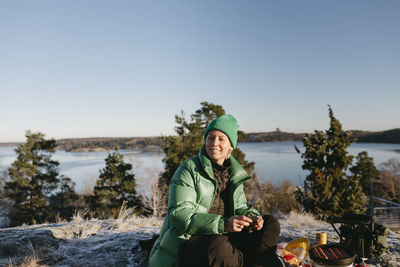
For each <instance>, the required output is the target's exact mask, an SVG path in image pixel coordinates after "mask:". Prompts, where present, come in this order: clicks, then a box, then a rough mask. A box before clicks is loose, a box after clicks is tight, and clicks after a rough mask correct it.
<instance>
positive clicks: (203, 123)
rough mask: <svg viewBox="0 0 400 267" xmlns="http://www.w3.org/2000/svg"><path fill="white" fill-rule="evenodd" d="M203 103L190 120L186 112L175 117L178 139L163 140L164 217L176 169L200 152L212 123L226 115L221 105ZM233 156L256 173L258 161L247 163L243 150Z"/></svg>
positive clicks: (161, 206)
mask: <svg viewBox="0 0 400 267" xmlns="http://www.w3.org/2000/svg"><path fill="white" fill-rule="evenodd" d="M200 104H201V108H200V109H198V110H196V111H195V113H194V114H192V115H191V116H190V119H189V120H188V119H186V118H185V113H184V112H183V111H182V112H181V114H180V115H176V116H175V122H176V123H177V126H176V127H175V131H176V133H177V135H178V136H166V137H162V145H161V148H162V149H163V151H164V153H165V157H164V159H163V163H164V165H165V168H164V172H163V173H161V175H160V179H159V182H158V184H159V193H158V194H159V196H161V197H160V199H158V206H159V207H158V210H159V213H161V214H162V213H164V212H165V211H166V206H167V198H168V188H169V183H170V182H171V179H172V176H173V174H174V173H175V171H176V169H177V168H178V167H179V165H180V164H181V163H182V162H183V161H185V160H186V159H189V158H190V157H193V156H195V155H197V154H198V153H199V151H200V149H201V147H202V146H203V143H204V141H203V134H204V132H205V130H206V128H207V126H208V124H209V123H210V122H211V121H212V120H214V119H215V118H217V117H220V116H222V115H224V114H225V110H224V109H223V107H222V106H220V105H215V104H212V103H209V102H201V103H200ZM238 137H239V140H238V141H241V140H243V138H245V134H244V133H243V132H242V131H239V132H238ZM232 155H233V156H234V157H235V158H236V159H237V160H238V161H239V162H240V163H241V164H242V166H244V168H245V169H246V171H247V172H248V173H250V174H253V171H254V162H248V161H247V160H245V154H244V153H243V152H242V151H241V150H240V149H239V148H236V149H235V150H234V151H233V153H232ZM254 182H257V181H256V179H252V181H251V182H250V183H248V184H251V183H254ZM254 188H256V186H254ZM249 191H250V190H249Z"/></svg>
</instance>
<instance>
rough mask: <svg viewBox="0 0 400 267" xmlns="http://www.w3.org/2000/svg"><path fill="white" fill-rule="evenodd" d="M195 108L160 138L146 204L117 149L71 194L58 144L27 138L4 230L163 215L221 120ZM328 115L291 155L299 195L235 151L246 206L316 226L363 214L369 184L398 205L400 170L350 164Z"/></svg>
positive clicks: (4, 183)
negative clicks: (297, 169) (263, 176)
mask: <svg viewBox="0 0 400 267" xmlns="http://www.w3.org/2000/svg"><path fill="white" fill-rule="evenodd" d="M200 104H201V107H200V108H199V109H198V110H196V111H195V112H194V113H193V114H191V115H190V116H186V115H185V113H184V112H181V113H180V114H179V115H176V116H175V122H176V127H175V132H176V135H175V136H162V137H161V138H160V139H161V148H162V150H163V151H164V153H165V156H164V158H163V163H164V170H163V172H162V173H160V175H159V177H158V179H157V180H156V182H155V183H154V184H153V185H152V189H153V190H152V195H151V197H150V198H147V197H144V196H142V195H140V194H138V192H137V191H136V181H135V175H134V174H133V170H132V165H131V164H130V163H126V162H125V161H124V158H123V155H122V154H121V153H120V152H119V147H118V146H114V149H113V151H112V152H110V153H109V154H108V156H107V157H106V159H105V167H104V168H103V169H101V170H100V171H99V176H98V179H97V181H96V184H95V186H94V187H93V192H92V193H91V194H89V195H85V196H84V195H80V194H77V193H76V191H75V183H74V182H73V181H72V179H71V178H70V177H67V176H65V175H62V174H60V173H59V170H58V165H59V162H57V161H55V160H53V159H52V154H53V153H54V152H55V149H56V147H57V144H56V141H55V140H54V139H46V138H45V135H44V134H43V133H32V132H30V131H27V132H26V142H25V143H23V144H20V145H18V147H17V148H16V149H15V152H16V154H17V158H16V160H15V161H14V162H13V163H12V164H11V166H10V167H9V168H8V170H7V172H5V173H3V174H0V177H1V179H0V189H1V190H0V196H2V197H1V201H0V205H3V206H4V205H8V206H10V209H9V214H8V216H9V218H10V224H11V225H13V226H14V225H20V224H23V223H28V224H34V223H43V222H52V221H56V220H57V219H70V218H71V217H72V216H73V214H74V212H76V210H79V209H84V208H88V209H89V210H90V213H89V214H90V216H96V217H101V218H115V217H117V216H118V212H119V210H120V208H121V206H122V205H123V204H125V205H126V207H129V208H132V209H133V210H134V211H135V212H136V214H138V215H144V216H149V215H153V216H163V215H165V213H166V209H167V197H168V187H169V183H170V181H171V178H172V175H173V174H174V172H175V170H176V169H177V168H178V166H179V165H180V164H181V163H182V162H183V161H184V160H186V159H188V158H189V157H191V156H194V155H196V154H197V153H198V151H199V150H200V148H201V147H202V145H203V133H204V130H205V129H206V127H207V126H208V123H210V122H211V121H212V120H213V119H215V118H216V117H219V116H221V115H224V114H225V110H224V109H223V107H222V106H220V105H215V104H213V103H209V102H202V103H200ZM328 111H329V118H330V128H329V129H328V130H326V131H325V132H323V131H315V132H314V133H312V134H307V135H306V136H305V137H304V138H303V146H304V148H305V151H304V152H300V149H298V148H297V147H296V148H295V149H296V150H297V151H298V153H299V154H300V156H301V157H302V158H303V166H302V168H303V169H304V170H307V172H308V174H307V176H306V181H305V185H306V186H305V187H303V188H300V187H297V188H296V187H295V186H293V185H292V184H291V182H289V181H283V182H282V184H281V185H280V186H279V187H275V186H274V185H272V184H271V183H270V182H268V181H267V182H265V183H261V182H260V181H259V179H258V176H257V174H256V173H255V172H254V165H255V163H254V162H249V161H248V160H246V155H245V154H244V153H243V152H242V151H241V150H240V149H239V148H237V149H235V150H234V152H233V156H234V157H235V158H236V159H237V160H238V161H239V162H240V163H241V164H242V165H243V166H244V168H245V169H246V170H247V172H248V173H249V174H251V175H252V176H253V178H254V179H251V180H250V181H249V182H247V183H246V184H245V191H246V196H247V198H248V202H249V204H250V205H252V206H253V207H254V208H257V209H259V210H260V211H261V212H263V213H268V212H270V213H271V212H274V210H280V211H281V212H290V211H291V210H305V211H307V212H311V213H313V214H315V215H316V216H317V217H319V218H322V219H327V218H329V217H330V216H340V215H342V214H343V213H345V212H354V213H364V212H365V202H366V196H367V195H369V194H370V184H371V183H373V184H374V189H375V190H374V191H375V192H374V194H375V195H376V196H380V197H383V198H385V199H388V200H391V201H394V202H400V163H399V162H398V161H389V162H388V163H386V164H385V165H384V166H383V169H382V170H381V171H379V170H378V169H377V168H376V167H375V165H374V162H373V159H372V158H371V157H369V156H368V153H367V152H365V151H364V152H361V153H359V154H358V155H357V157H356V158H355V159H356V160H355V163H354V164H353V158H354V156H353V155H349V153H348V152H347V148H348V146H349V145H350V144H351V143H352V142H354V141H355V139H354V138H352V134H351V132H350V131H343V130H342V127H341V124H340V122H339V120H337V119H336V118H335V116H334V114H333V111H332V109H331V107H330V106H329V109H328ZM245 139H246V134H245V133H244V132H242V131H239V141H241V140H245Z"/></svg>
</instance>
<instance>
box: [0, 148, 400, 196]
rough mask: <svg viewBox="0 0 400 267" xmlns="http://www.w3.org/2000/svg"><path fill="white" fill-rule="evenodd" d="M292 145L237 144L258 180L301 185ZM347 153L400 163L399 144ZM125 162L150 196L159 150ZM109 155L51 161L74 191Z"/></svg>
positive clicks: (7, 159)
mask: <svg viewBox="0 0 400 267" xmlns="http://www.w3.org/2000/svg"><path fill="white" fill-rule="evenodd" d="M294 145H296V146H297V147H298V148H300V150H301V151H303V150H304V149H303V148H302V143H301V142H276V143H240V144H239V147H240V149H241V150H242V151H243V152H244V153H245V154H246V159H247V160H248V161H254V162H255V163H256V164H255V172H256V173H257V176H258V177H259V179H260V180H261V181H266V180H270V181H271V182H272V183H273V184H276V185H277V184H279V183H280V182H281V181H282V180H283V179H288V180H290V181H292V182H293V183H294V184H297V185H301V184H302V183H303V180H304V177H305V175H306V172H305V171H303V170H302V168H301V165H302V159H301V158H300V155H299V154H297V153H296V151H295V149H294ZM348 151H349V153H350V154H352V155H354V156H356V155H357V154H358V153H359V152H361V151H367V152H368V154H369V156H370V157H373V158H374V162H375V165H376V166H377V167H378V168H379V165H380V164H381V163H383V162H387V161H388V160H389V159H392V158H395V159H398V160H400V154H399V152H400V144H369V143H355V144H352V145H351V146H350V147H349V149H348ZM120 152H121V153H122V154H123V155H124V159H125V161H126V162H129V163H131V164H132V166H133V170H134V173H135V178H136V181H137V184H138V192H141V193H144V194H146V195H150V188H151V183H152V182H153V181H154V180H155V179H157V178H158V176H159V174H160V172H162V170H163V163H162V159H163V157H164V153H163V152H162V150H151V151H143V150H121V151H120ZM108 153H109V152H65V151H57V152H56V153H55V154H54V157H53V158H54V159H55V160H58V161H59V163H60V166H59V167H60V173H61V174H65V175H67V176H69V177H71V178H72V180H73V181H74V182H75V183H76V187H77V188H76V189H77V190H78V191H81V190H82V189H84V188H85V187H86V188H91V187H93V186H94V184H95V183H96V180H97V177H98V175H99V170H100V169H102V168H104V166H105V161H104V160H105V158H106V157H107V155H108ZM15 158H16V155H15V152H14V147H0V169H3V170H4V169H6V168H8V167H9V166H10V165H11V163H12V162H13V161H14V160H15Z"/></svg>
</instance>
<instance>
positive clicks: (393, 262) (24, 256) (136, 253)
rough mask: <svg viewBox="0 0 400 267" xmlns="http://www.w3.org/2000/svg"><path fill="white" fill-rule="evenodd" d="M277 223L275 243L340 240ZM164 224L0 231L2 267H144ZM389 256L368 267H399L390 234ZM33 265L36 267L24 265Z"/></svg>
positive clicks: (122, 221)
mask: <svg viewBox="0 0 400 267" xmlns="http://www.w3.org/2000/svg"><path fill="white" fill-rule="evenodd" d="M278 219H279V222H280V224H281V234H280V239H279V243H283V242H290V241H292V240H295V239H298V238H300V237H306V238H307V239H308V240H309V241H310V243H311V245H314V244H315V236H316V233H317V232H326V233H327V236H328V242H338V241H339V240H338V237H337V234H336V233H335V232H334V230H333V228H332V226H331V225H329V224H327V223H325V222H321V221H317V220H314V219H313V218H312V217H311V216H310V215H304V214H303V215H299V214H295V213H292V214H289V215H281V216H278ZM161 223H162V220H161V219H157V218H140V217H135V216H133V215H127V216H122V217H120V218H119V219H113V220H112V219H109V220H97V219H91V220H83V219H82V218H81V217H80V216H77V217H75V218H74V220H73V221H72V222H63V223H57V224H42V225H33V226H19V227H15V228H5V229H0V240H1V241H0V266H7V265H8V266H15V264H20V263H21V262H25V264H26V265H24V266H55V267H64V266H134V267H144V266H147V260H148V252H147V251H146V250H145V249H143V248H144V246H142V245H143V242H142V241H143V240H148V239H151V238H152V237H153V236H154V235H155V234H157V233H158V232H159V230H160V226H161ZM388 244H389V247H390V250H389V252H386V253H385V254H383V255H382V257H381V258H379V259H374V260H372V261H371V262H370V263H372V264H370V266H400V234H398V233H394V232H391V231H390V234H389V236H388ZM28 263H36V264H39V265H34V264H32V265H28Z"/></svg>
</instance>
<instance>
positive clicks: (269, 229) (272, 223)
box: [263, 215, 281, 245]
mask: <svg viewBox="0 0 400 267" xmlns="http://www.w3.org/2000/svg"><path fill="white" fill-rule="evenodd" d="M263 220H264V226H263V230H264V233H265V234H267V235H268V237H269V238H270V240H271V241H272V243H274V244H275V245H276V244H278V240H279V234H280V232H281V226H280V224H279V221H278V220H277V219H276V218H275V217H274V216H272V215H264V216H263Z"/></svg>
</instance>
